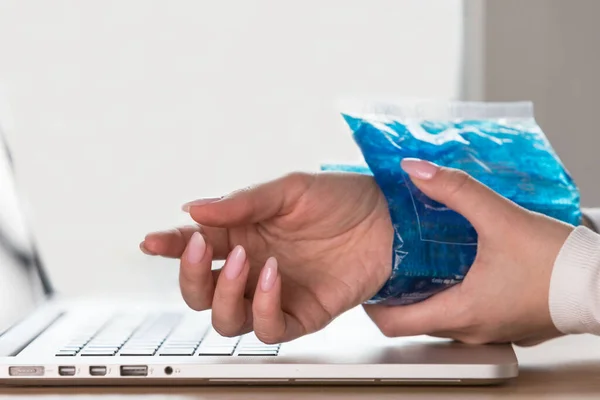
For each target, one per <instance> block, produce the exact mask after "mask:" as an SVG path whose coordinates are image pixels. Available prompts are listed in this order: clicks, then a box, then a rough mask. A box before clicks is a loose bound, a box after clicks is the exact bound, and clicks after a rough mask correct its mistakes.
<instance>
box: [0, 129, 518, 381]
mask: <svg viewBox="0 0 600 400" xmlns="http://www.w3.org/2000/svg"><path fill="white" fill-rule="evenodd" d="M0 139H1V140H0V385H132V384H171V385H173V384H195V385H204V384H221V385H223V384H280V385H292V384H302V385H306V384H352V385H356V384H364V385H377V384H388V385H393V384H469V385H474V384H493V383H499V382H504V381H506V380H509V379H511V378H514V377H516V376H517V372H518V368H517V359H516V357H515V354H514V352H513V349H512V347H511V346H510V345H489V346H473V345H466V344H460V343H456V342H453V341H449V340H443V339H435V338H430V337H425V336H420V337H410V338H395V339H392V338H386V337H384V336H383V335H382V334H381V333H380V332H379V330H378V329H377V328H376V327H375V325H374V324H373V323H372V322H371V321H370V319H369V318H368V317H367V316H366V314H365V313H364V311H363V310H362V308H360V307H358V308H356V309H353V310H350V311H348V312H347V313H345V314H343V315H342V316H340V317H339V318H337V319H336V320H335V321H334V322H332V323H331V324H330V325H329V326H328V327H327V328H325V329H324V330H322V331H320V332H317V333H314V334H312V335H308V336H305V337H302V338H300V339H297V340H294V341H292V342H289V343H283V344H276V345H271V344H264V343H261V342H260V341H259V340H258V339H257V337H256V336H255V335H253V334H246V335H243V336H241V337H232V338H230V337H223V336H220V335H219V334H218V333H217V332H216V331H215V330H214V329H213V328H212V327H211V324H210V311H206V312H194V311H192V310H189V309H187V308H186V307H185V306H184V303H183V301H180V302H175V303H173V304H171V303H165V302H164V301H161V295H159V294H157V295H156V298H155V299H154V300H147V299H141V298H140V299H135V298H133V299H132V298H130V297H128V298H123V299H120V298H114V296H112V295H111V296H107V298H99V299H98V298H96V299H91V298H90V299H69V298H68V297H63V296H61V295H60V293H57V292H56V291H55V290H54V289H53V286H52V282H51V279H50V277H49V275H48V274H47V273H46V270H45V268H44V266H43V263H42V260H41V259H40V256H39V254H38V252H36V248H35V243H34V240H33V238H32V230H31V229H30V227H29V226H28V224H27V216H26V215H24V213H23V210H22V204H21V203H20V202H19V201H18V196H17V191H16V185H15V180H14V174H13V166H12V162H11V158H10V153H9V149H8V146H7V144H6V142H5V141H4V140H3V139H2V135H1V134H0Z"/></svg>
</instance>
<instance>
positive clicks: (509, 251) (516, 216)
mask: <svg viewBox="0 0 600 400" xmlns="http://www.w3.org/2000/svg"><path fill="white" fill-rule="evenodd" d="M403 168H404V170H405V171H406V172H408V173H409V174H410V175H411V177H412V180H413V182H414V183H415V185H416V186H417V187H418V188H419V189H421V190H422V191H423V192H424V193H425V194H426V195H427V196H429V197H431V198H432V199H434V200H437V201H439V202H440V203H443V204H445V205H446V206H448V207H449V208H451V209H453V210H455V211H457V212H459V213H460V214H462V215H463V216H464V217H466V218H467V219H468V220H469V221H470V222H471V224H472V225H473V226H474V227H475V229H476V230H477V232H478V235H479V240H478V248H477V258H476V260H475V263H474V264H473V266H472V267H471V269H470V271H469V273H468V274H467V276H466V278H465V280H464V281H463V282H462V283H460V284H458V285H456V286H453V287H452V288H450V289H448V290H446V291H444V292H441V293H439V294H437V295H435V296H433V297H431V298H429V299H427V300H425V301H423V302H421V303H417V304H414V305H410V306H398V307H385V306H365V309H366V311H367V313H368V314H369V315H370V317H371V318H372V319H373V321H374V322H375V323H376V324H377V326H378V327H379V328H380V329H381V330H382V331H383V332H384V334H386V335H387V336H408V335H419V334H427V335H432V336H439V337H446V338H453V339H456V340H459V341H462V342H467V343H490V342H516V343H517V344H520V345H533V344H536V343H539V342H542V341H544V340H548V339H550V338H553V337H556V336H559V335H560V333H559V331H558V330H557V329H556V328H555V326H554V324H553V323H552V319H551V317H550V311H549V304H548V295H549V287H550V278H551V275H552V269H553V265H554V261H555V259H556V257H557V255H558V252H559V251H560V249H561V247H562V245H563V243H564V242H565V240H566V239H567V237H568V236H569V234H570V233H571V231H572V230H573V227H572V226H570V225H566V224H564V223H561V222H559V221H557V220H555V219H551V218H548V217H545V216H542V215H540V214H536V213H532V212H529V211H526V210H525V209H523V208H521V207H519V206H517V205H516V204H514V203H512V202H510V201H508V200H506V199H505V198H503V197H501V196H499V195H498V194H496V193H494V192H493V191H491V190H490V189H489V188H487V187H485V186H484V185H482V184H480V183H479V182H477V181H475V180H474V179H472V178H470V177H469V176H468V175H467V174H465V173H464V172H460V171H458V170H453V169H446V168H439V167H437V166H435V165H433V164H430V163H428V162H425V161H420V160H404V162H403Z"/></svg>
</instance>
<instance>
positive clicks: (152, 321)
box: [56, 313, 281, 357]
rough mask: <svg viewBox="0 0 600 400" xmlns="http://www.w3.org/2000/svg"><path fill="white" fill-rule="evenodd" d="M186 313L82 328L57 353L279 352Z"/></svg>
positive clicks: (251, 336)
mask: <svg viewBox="0 0 600 400" xmlns="http://www.w3.org/2000/svg"><path fill="white" fill-rule="evenodd" d="M198 325H199V324H198V321H197V320H194V319H186V318H184V316H183V315H182V314H178V313H163V314H159V315H153V316H149V317H146V318H145V319H143V320H141V321H140V320H139V319H138V318H136V317H135V316H131V315H123V316H116V317H114V318H112V319H110V320H109V321H108V322H107V323H106V324H104V325H103V326H102V327H100V329H95V330H86V329H84V330H82V331H81V332H79V333H78V334H76V335H75V336H73V337H72V338H71V339H70V340H69V341H68V342H67V343H66V344H65V345H64V346H63V347H61V348H60V349H59V350H58V352H57V353H56V355H57V356H61V357H75V356H80V357H111V356H121V357H132V356H188V357H191V356H213V357H214V356H277V355H278V354H279V349H280V347H281V345H279V344H274V345H270V344H265V343H262V342H261V341H260V340H258V338H257V337H256V335H254V334H252V333H250V334H246V335H243V336H238V337H231V338H230V337H224V336H221V335H219V334H218V333H217V331H215V330H214V329H213V328H212V327H211V326H210V325H208V326H198Z"/></svg>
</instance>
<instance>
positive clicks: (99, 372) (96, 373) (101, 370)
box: [90, 365, 106, 376]
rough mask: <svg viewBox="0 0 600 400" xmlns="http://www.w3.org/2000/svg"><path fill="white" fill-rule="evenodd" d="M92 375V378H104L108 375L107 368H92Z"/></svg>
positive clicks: (97, 366)
mask: <svg viewBox="0 0 600 400" xmlns="http://www.w3.org/2000/svg"><path fill="white" fill-rule="evenodd" d="M90 375H91V376H104V375H106V367H104V366H100V365H96V366H91V367H90Z"/></svg>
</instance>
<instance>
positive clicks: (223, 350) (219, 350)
mask: <svg viewBox="0 0 600 400" xmlns="http://www.w3.org/2000/svg"><path fill="white" fill-rule="evenodd" d="M234 350H235V348H234V347H200V350H198V355H199V356H230V355H232V354H233V351H234Z"/></svg>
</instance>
